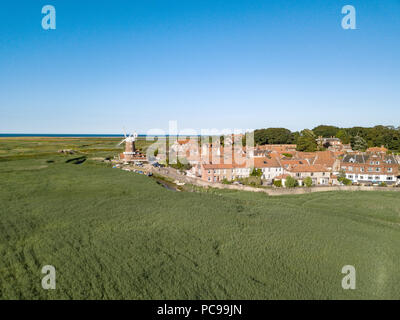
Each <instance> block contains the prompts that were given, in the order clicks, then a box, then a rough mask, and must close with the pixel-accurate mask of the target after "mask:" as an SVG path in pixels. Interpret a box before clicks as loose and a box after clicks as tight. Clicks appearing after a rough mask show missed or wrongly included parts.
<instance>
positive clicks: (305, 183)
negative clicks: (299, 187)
mask: <svg viewBox="0 0 400 320" xmlns="http://www.w3.org/2000/svg"><path fill="white" fill-rule="evenodd" d="M303 182H304V185H305V186H306V187H308V188H309V187H311V186H312V179H311V178H310V177H307V178H305V179H304V181H303Z"/></svg>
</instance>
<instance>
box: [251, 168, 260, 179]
mask: <svg viewBox="0 0 400 320" xmlns="http://www.w3.org/2000/svg"><path fill="white" fill-rule="evenodd" d="M250 176H252V177H261V176H262V171H261V169H256V168H253V170H251V173H250Z"/></svg>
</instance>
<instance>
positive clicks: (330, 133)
mask: <svg viewBox="0 0 400 320" xmlns="http://www.w3.org/2000/svg"><path fill="white" fill-rule="evenodd" d="M312 131H313V132H314V134H315V135H316V136H317V137H319V136H321V137H324V138H329V137H335V136H336V135H337V132H338V131H339V128H338V127H335V126H326V125H320V126H318V127H315V128H314V129H312Z"/></svg>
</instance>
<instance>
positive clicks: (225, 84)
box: [0, 0, 400, 134]
mask: <svg viewBox="0 0 400 320" xmlns="http://www.w3.org/2000/svg"><path fill="white" fill-rule="evenodd" d="M46 4H51V5H53V6H54V7H55V8H56V19H57V27H56V30H43V29H42V26H41V19H42V17H43V16H44V15H43V14H42V13H41V9H42V7H43V6H44V5H46ZM348 4H351V5H353V6H354V7H355V8H356V17H357V29H356V30H344V29H343V28H342V27H341V20H342V18H343V17H344V15H343V14H342V13H341V9H342V7H343V6H344V5H348ZM399 14H400V1H398V0H387V1H384V2H382V1H378V0H369V1H361V0H354V1H353V0H352V1H342V0H327V1H323V2H321V1H317V0H304V1H296V2H291V3H287V2H282V1H277V0H273V1H251V2H249V1H237V0H232V1H229V2H227V1H222V0H220V1H219V0H214V1H209V0H204V1H181V0H170V1H167V2H159V1H155V0H154V1H153V0H149V1H130V2H128V1H98V2H96V5H93V4H92V3H90V2H88V1H77V0H71V1H68V2H66V1H59V0H51V1H47V2H43V1H18V0H17V1H12V2H11V1H7V2H6V3H4V4H2V11H1V12H0V70H2V71H1V73H0V132H4V133H9V134H13V133H14V134H18V133H20V134H43V132H44V134H46V133H48V132H51V133H52V134H99V133H98V132H101V134H118V133H115V132H122V129H123V128H124V127H125V128H126V129H127V130H128V131H130V130H136V131H137V132H140V133H141V134H145V133H146V132H147V130H148V129H152V128H160V129H163V130H164V131H166V132H167V131H168V122H169V121H170V120H177V121H178V126H179V129H185V128H193V129H194V130H197V131H198V132H200V129H201V128H208V129H212V128H216V129H220V130H221V129H224V128H232V129H234V128H241V129H243V130H246V129H259V128H267V127H284V128H288V129H290V130H291V131H298V130H302V129H305V128H309V129H312V128H313V127H316V126H318V125H320V124H331V125H335V126H338V127H353V126H362V127H373V126H375V125H378V124H381V125H394V126H396V127H397V126H399V125H400V123H399V122H397V123H394V122H395V120H393V119H400V108H399V102H400V90H399V84H400V61H399V59H398V57H399V56H400V45H399V40H398V39H400V20H399V19H398V17H399ZM397 121H398V120H397Z"/></svg>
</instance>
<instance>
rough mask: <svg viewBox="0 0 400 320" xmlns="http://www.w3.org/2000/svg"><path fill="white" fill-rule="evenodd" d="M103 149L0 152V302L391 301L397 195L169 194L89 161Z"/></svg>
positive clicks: (395, 289)
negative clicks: (48, 278)
mask: <svg viewBox="0 0 400 320" xmlns="http://www.w3.org/2000/svg"><path fill="white" fill-rule="evenodd" d="M115 143H116V140H110V141H106V140H101V139H98V140H90V139H86V140H81V139H77V140H74V141H72V142H71V141H70V140H68V141H65V140H64V141H63V140H62V139H58V140H57V139H54V140H53V139H49V140H46V139H39V140H34V139H33V140H21V139H1V140H0V298H1V299H353V298H356V299H400V286H399V283H400V198H399V194H398V193H397V192H381V193H380V192H325V193H320V194H318V193H313V194H307V195H298V196H280V197H268V196H267V195H266V194H260V193H249V192H238V191H227V190H210V191H204V192H173V191H169V190H166V189H164V188H163V187H161V186H160V185H158V184H157V183H156V182H155V181H154V180H152V179H150V178H148V177H146V176H143V175H137V174H135V173H131V172H125V171H121V170H118V169H111V168H110V167H109V166H107V165H106V164H103V163H99V162H96V161H93V160H90V158H91V157H95V156H108V155H113V154H116V153H117V150H116V149H115V148H114V146H115ZM71 145H72V146H71ZM61 148H72V149H77V150H80V151H81V152H82V154H84V155H85V156H87V160H86V161H84V162H79V161H78V162H77V161H69V162H68V160H70V159H74V158H76V157H77V155H69V156H66V155H60V154H58V153H57V152H56V151H57V149H61ZM48 264H50V265H53V266H55V268H56V272H57V289H56V290H43V289H42V287H41V279H42V277H43V275H42V274H41V268H42V266H44V265H48ZM344 265H354V266H355V267H356V270H357V288H356V290H343V289H342V287H341V280H342V277H343V276H344V275H343V274H341V269H342V267H343V266H344Z"/></svg>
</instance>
